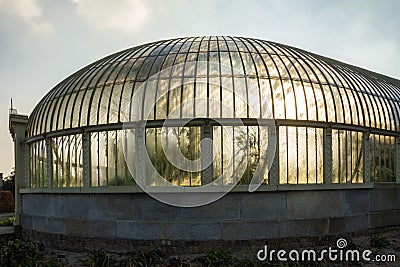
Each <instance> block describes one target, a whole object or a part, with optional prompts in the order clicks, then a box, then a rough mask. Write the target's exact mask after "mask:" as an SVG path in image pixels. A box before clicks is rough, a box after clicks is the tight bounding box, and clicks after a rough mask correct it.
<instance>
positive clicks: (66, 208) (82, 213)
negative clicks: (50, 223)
mask: <svg viewBox="0 0 400 267" xmlns="http://www.w3.org/2000/svg"><path fill="white" fill-rule="evenodd" d="M89 205H90V202H89V195H88V194H57V195H55V196H54V197H53V198H52V199H51V202H50V206H49V212H48V214H49V216H50V217H57V218H69V219H86V218H88V214H89Z"/></svg>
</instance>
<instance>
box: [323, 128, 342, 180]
mask: <svg viewBox="0 0 400 267" xmlns="http://www.w3.org/2000/svg"><path fill="white" fill-rule="evenodd" d="M323 142H324V148H323V149H324V160H323V166H324V167H323V168H324V175H323V177H324V184H331V183H332V128H331V127H329V128H324V129H323ZM339 179H340V177H339Z"/></svg>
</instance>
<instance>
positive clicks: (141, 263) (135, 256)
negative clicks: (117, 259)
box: [126, 249, 179, 267]
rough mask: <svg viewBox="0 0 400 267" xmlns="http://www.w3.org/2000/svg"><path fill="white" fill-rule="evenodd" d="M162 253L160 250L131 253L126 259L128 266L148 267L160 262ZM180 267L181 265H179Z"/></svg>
mask: <svg viewBox="0 0 400 267" xmlns="http://www.w3.org/2000/svg"><path fill="white" fill-rule="evenodd" d="M161 258H162V253H161V251H160V250H158V249H154V250H146V251H140V250H137V251H134V252H131V253H130V254H129V255H128V257H127V259H126V266H132V267H133V266H135V267H148V266H152V265H153V264H154V263H156V262H158V261H160V260H161ZM178 266H179V265H178Z"/></svg>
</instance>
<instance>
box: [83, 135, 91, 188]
mask: <svg viewBox="0 0 400 267" xmlns="http://www.w3.org/2000/svg"><path fill="white" fill-rule="evenodd" d="M82 135H83V136H82V140H83V141H82V143H83V146H82V147H83V179H82V184H83V187H89V186H90V181H91V177H90V176H91V173H92V172H91V162H90V158H91V155H90V154H91V151H90V133H89V132H84V133H83V134H82Z"/></svg>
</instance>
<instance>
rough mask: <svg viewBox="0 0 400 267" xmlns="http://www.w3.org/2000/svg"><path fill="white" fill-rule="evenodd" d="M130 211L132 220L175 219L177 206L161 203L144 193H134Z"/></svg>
mask: <svg viewBox="0 0 400 267" xmlns="http://www.w3.org/2000/svg"><path fill="white" fill-rule="evenodd" d="M132 211H133V219H134V220H143V221H152V220H154V221H163V220H175V218H176V217H177V214H178V211H179V208H178V207H174V206H171V205H167V204H165V203H162V202H160V201H158V200H156V199H154V198H152V197H150V196H148V195H146V194H134V195H133V196H132Z"/></svg>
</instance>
